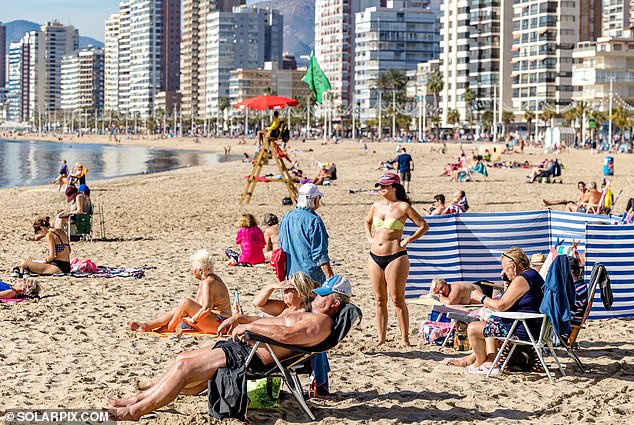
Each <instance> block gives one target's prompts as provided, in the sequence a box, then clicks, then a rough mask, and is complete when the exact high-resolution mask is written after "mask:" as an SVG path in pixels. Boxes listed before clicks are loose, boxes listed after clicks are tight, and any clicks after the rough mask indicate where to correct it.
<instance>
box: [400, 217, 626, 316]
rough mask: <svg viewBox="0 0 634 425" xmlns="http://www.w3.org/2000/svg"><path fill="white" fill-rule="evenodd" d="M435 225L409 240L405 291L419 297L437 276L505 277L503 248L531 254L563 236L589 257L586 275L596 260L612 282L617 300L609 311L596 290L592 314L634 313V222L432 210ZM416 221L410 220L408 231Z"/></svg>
mask: <svg viewBox="0 0 634 425" xmlns="http://www.w3.org/2000/svg"><path fill="white" fill-rule="evenodd" d="M425 220H426V221H427V223H428V224H429V231H428V232H427V233H425V235H424V236H423V237H422V238H420V239H419V240H417V241H414V242H412V243H410V244H409V245H408V246H407V252H408V255H409V259H410V264H411V265H410V273H409V277H408V280H407V286H406V289H405V295H406V297H408V298H413V297H418V296H419V295H421V294H423V293H425V292H426V291H427V290H429V286H430V283H431V280H432V279H433V278H444V279H446V280H447V281H448V282H460V281H467V282H476V281H478V280H489V281H492V282H499V281H500V256H501V254H502V252H504V251H505V250H507V249H509V248H511V247H513V246H518V247H520V248H522V249H523V250H524V251H525V252H526V254H527V255H528V256H529V257H530V256H531V255H532V254H535V253H547V252H548V251H549V250H550V248H551V247H552V246H554V245H556V244H557V243H558V242H561V243H562V244H563V245H564V246H570V245H571V244H572V243H573V240H574V242H578V246H577V249H578V251H579V252H580V253H581V255H582V256H583V257H585V265H584V273H585V274H584V278H585V280H586V282H587V281H589V279H590V272H591V270H592V267H593V266H594V264H595V263H596V262H600V263H602V264H603V265H604V266H605V267H606V269H607V271H608V273H609V275H610V279H611V282H612V291H613V293H614V304H613V306H612V308H611V309H610V310H609V311H608V310H605V309H604V307H603V304H602V303H601V302H600V301H599V298H600V297H599V295H598V294H595V302H594V305H593V308H592V312H591V313H590V317H589V318H590V319H604V318H616V317H634V225H615V224H613V223H614V222H615V220H613V219H612V218H611V217H609V216H597V215H591V214H581V213H567V212H562V211H552V210H542V211H526V212H498V213H465V214H459V215H455V214H450V215H444V216H427V217H425ZM415 229H416V227H415V226H414V225H413V224H411V223H409V222H408V223H407V224H406V227H405V234H406V235H410V234H412V233H413V232H414V231H415Z"/></svg>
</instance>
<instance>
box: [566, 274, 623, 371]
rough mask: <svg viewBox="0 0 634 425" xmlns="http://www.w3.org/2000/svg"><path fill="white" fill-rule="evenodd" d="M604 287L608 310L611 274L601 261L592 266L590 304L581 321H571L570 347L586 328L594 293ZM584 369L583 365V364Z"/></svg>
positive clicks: (610, 298) (603, 296)
mask: <svg viewBox="0 0 634 425" xmlns="http://www.w3.org/2000/svg"><path fill="white" fill-rule="evenodd" d="M599 287H600V288H603V289H602V291H601V298H602V299H603V304H604V307H606V309H607V310H609V309H611V308H612V301H613V295H612V287H611V286H610V276H609V274H608V271H607V270H606V268H605V266H604V265H603V264H601V263H594V266H593V267H592V273H591V274H590V282H589V283H588V304H587V305H586V309H585V311H584V312H583V318H582V319H581V322H580V323H571V325H572V332H571V333H570V336H568V340H567V341H566V343H567V345H568V346H569V347H570V349H571V350H572V349H574V347H575V343H576V342H577V337H578V336H579V332H580V331H581V329H583V328H585V324H586V322H587V320H588V316H590V310H592V304H593V303H594V294H596V291H597V288H599ZM581 367H582V369H583V365H581Z"/></svg>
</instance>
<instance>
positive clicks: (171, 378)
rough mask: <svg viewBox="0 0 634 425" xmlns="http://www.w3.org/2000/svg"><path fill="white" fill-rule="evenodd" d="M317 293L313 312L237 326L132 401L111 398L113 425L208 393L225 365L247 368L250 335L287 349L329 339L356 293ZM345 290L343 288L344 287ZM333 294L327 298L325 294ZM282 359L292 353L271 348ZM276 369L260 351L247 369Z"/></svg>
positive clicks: (185, 357) (181, 358) (186, 355)
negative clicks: (183, 397)
mask: <svg viewBox="0 0 634 425" xmlns="http://www.w3.org/2000/svg"><path fill="white" fill-rule="evenodd" d="M344 281H345V282H347V284H345V283H342V285H340V286H341V287H339V286H337V285H335V286H334V287H332V288H317V289H315V290H314V291H313V292H315V293H316V294H318V296H317V298H315V300H314V301H313V302H312V312H298V313H290V314H288V315H286V316H284V317H265V318H262V319H259V320H256V321H255V322H252V323H246V324H241V325H238V326H236V327H235V328H234V329H233V332H232V334H231V336H232V339H230V340H228V341H222V342H219V343H217V344H216V346H215V347H214V348H213V349H211V348H209V347H206V348H199V349H197V350H193V351H186V352H183V353H181V354H179V355H178V356H177V357H176V361H175V362H174V363H173V364H172V366H171V367H170V368H169V369H168V370H167V372H165V373H164V374H163V376H161V377H160V378H159V379H158V381H156V383H155V384H154V385H153V386H151V387H150V388H148V389H147V390H146V391H143V392H141V393H139V394H137V395H136V396H134V397H131V398H108V402H109V403H110V405H111V406H113V407H114V408H113V409H110V410H109V415H110V420H116V421H138V420H139V419H140V418H141V417H142V416H143V415H145V414H148V413H150V412H153V411H155V410H157V409H159V408H161V407H163V406H165V405H167V404H169V403H171V402H172V401H174V400H175V399H176V397H178V395H179V394H183V395H192V394H198V393H200V392H201V391H202V390H203V389H205V388H207V381H208V380H209V379H211V378H213V376H214V375H215V374H216V371H217V370H218V369H220V368H224V367H227V364H230V365H233V366H234V367H236V366H237V367H239V366H241V365H243V364H244V362H245V360H246V358H247V356H248V353H249V351H250V350H251V346H250V345H249V343H248V342H246V341H245V340H244V335H245V333H246V332H254V333H257V334H259V335H262V336H265V337H267V338H271V339H274V340H276V341H278V342H282V343H285V344H291V345H298V346H301V347H312V346H315V345H317V344H319V343H320V342H322V341H324V340H325V339H326V338H327V337H328V335H330V332H331V327H332V320H333V318H334V317H335V316H336V315H337V314H338V313H339V312H340V311H341V309H342V308H343V307H344V306H345V304H346V303H348V302H349V300H350V296H351V295H352V287H351V285H350V282H349V281H348V280H347V279H344ZM344 286H345V287H344ZM328 291H330V292H329V293H327V292H328ZM272 349H273V351H274V352H275V354H276V356H277V357H278V358H280V359H283V358H285V357H286V356H288V355H289V354H291V353H292V351H291V350H288V349H285V348H281V347H275V346H273V347H272ZM271 363H273V358H272V357H271V355H270V353H269V352H268V350H267V348H266V347H265V346H264V345H262V346H260V347H259V348H258V350H257V352H256V355H255V357H254V358H253V360H252V361H251V364H250V365H249V369H250V370H251V369H257V370H262V369H264V368H265V367H266V366H265V365H269V364H271Z"/></svg>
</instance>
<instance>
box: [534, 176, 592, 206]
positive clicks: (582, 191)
mask: <svg viewBox="0 0 634 425" xmlns="http://www.w3.org/2000/svg"><path fill="white" fill-rule="evenodd" d="M577 189H579V196H578V197H577V201H576V202H574V201H567V200H565V199H561V200H557V201H548V200H546V199H542V200H543V201H544V205H546V206H547V207H551V206H553V205H565V206H566V211H568V212H577V210H578V209H579V207H582V205H583V204H584V203H585V202H587V201H588V190H587V189H586V184H585V183H584V182H579V183H577ZM579 212H585V210H584V209H583V208H582V211H579Z"/></svg>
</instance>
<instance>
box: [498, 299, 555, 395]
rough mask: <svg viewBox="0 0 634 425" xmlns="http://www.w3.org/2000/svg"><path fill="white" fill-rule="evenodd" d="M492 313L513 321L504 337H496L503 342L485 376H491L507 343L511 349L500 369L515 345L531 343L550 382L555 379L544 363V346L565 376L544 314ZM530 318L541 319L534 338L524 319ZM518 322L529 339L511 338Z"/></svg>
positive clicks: (550, 328)
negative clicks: (537, 334) (538, 330)
mask: <svg viewBox="0 0 634 425" xmlns="http://www.w3.org/2000/svg"><path fill="white" fill-rule="evenodd" d="M492 315H493V316H496V317H501V318H503V319H510V320H513V321H514V322H513V325H511V330H510V331H509V333H508V335H507V336H506V337H505V338H497V339H503V340H504V342H503V343H502V346H501V347H500V348H499V350H498V354H497V356H496V357H495V360H494V361H493V363H492V364H491V368H489V372H488V373H487V378H488V377H489V376H491V372H492V371H493V369H494V368H495V366H496V365H497V364H498V361H499V360H500V357H501V356H502V353H503V352H504V349H505V348H506V346H507V345H508V344H509V343H511V344H513V346H512V347H511V351H510V352H509V355H508V356H507V357H506V360H505V361H504V364H503V365H502V367H501V368H500V370H504V368H505V367H506V364H507V363H508V362H509V360H510V358H511V356H512V355H513V351H515V347H517V346H518V345H531V346H532V347H533V348H534V349H535V351H536V352H537V357H539V361H540V363H541V364H542V367H543V368H544V371H546V375H547V376H548V379H549V380H550V382H551V383H553V384H554V383H555V381H553V377H552V375H551V373H550V370H549V369H548V366H547V365H546V362H545V361H544V352H545V351H546V350H545V349H546V348H547V349H548V354H550V355H551V356H553V357H554V358H555V362H556V363H557V366H558V367H559V371H560V372H561V376H566V373H565V372H564V369H563V367H562V366H561V363H560V362H559V357H557V353H555V349H554V348H553V334H554V332H553V330H552V325H551V323H550V321H549V320H548V318H547V317H546V315H545V314H539V313H519V312H509V311H500V312H493V313H492ZM530 319H541V320H542V326H541V330H540V332H539V338H538V339H535V337H534V336H533V335H532V334H531V331H530V328H529V327H528V324H527V323H526V321H527V320H530ZM520 323H521V324H523V325H524V329H526V333H527V334H528V338H529V341H523V340H512V338H513V336H514V335H515V331H516V330H517V327H518V326H519V325H520Z"/></svg>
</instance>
